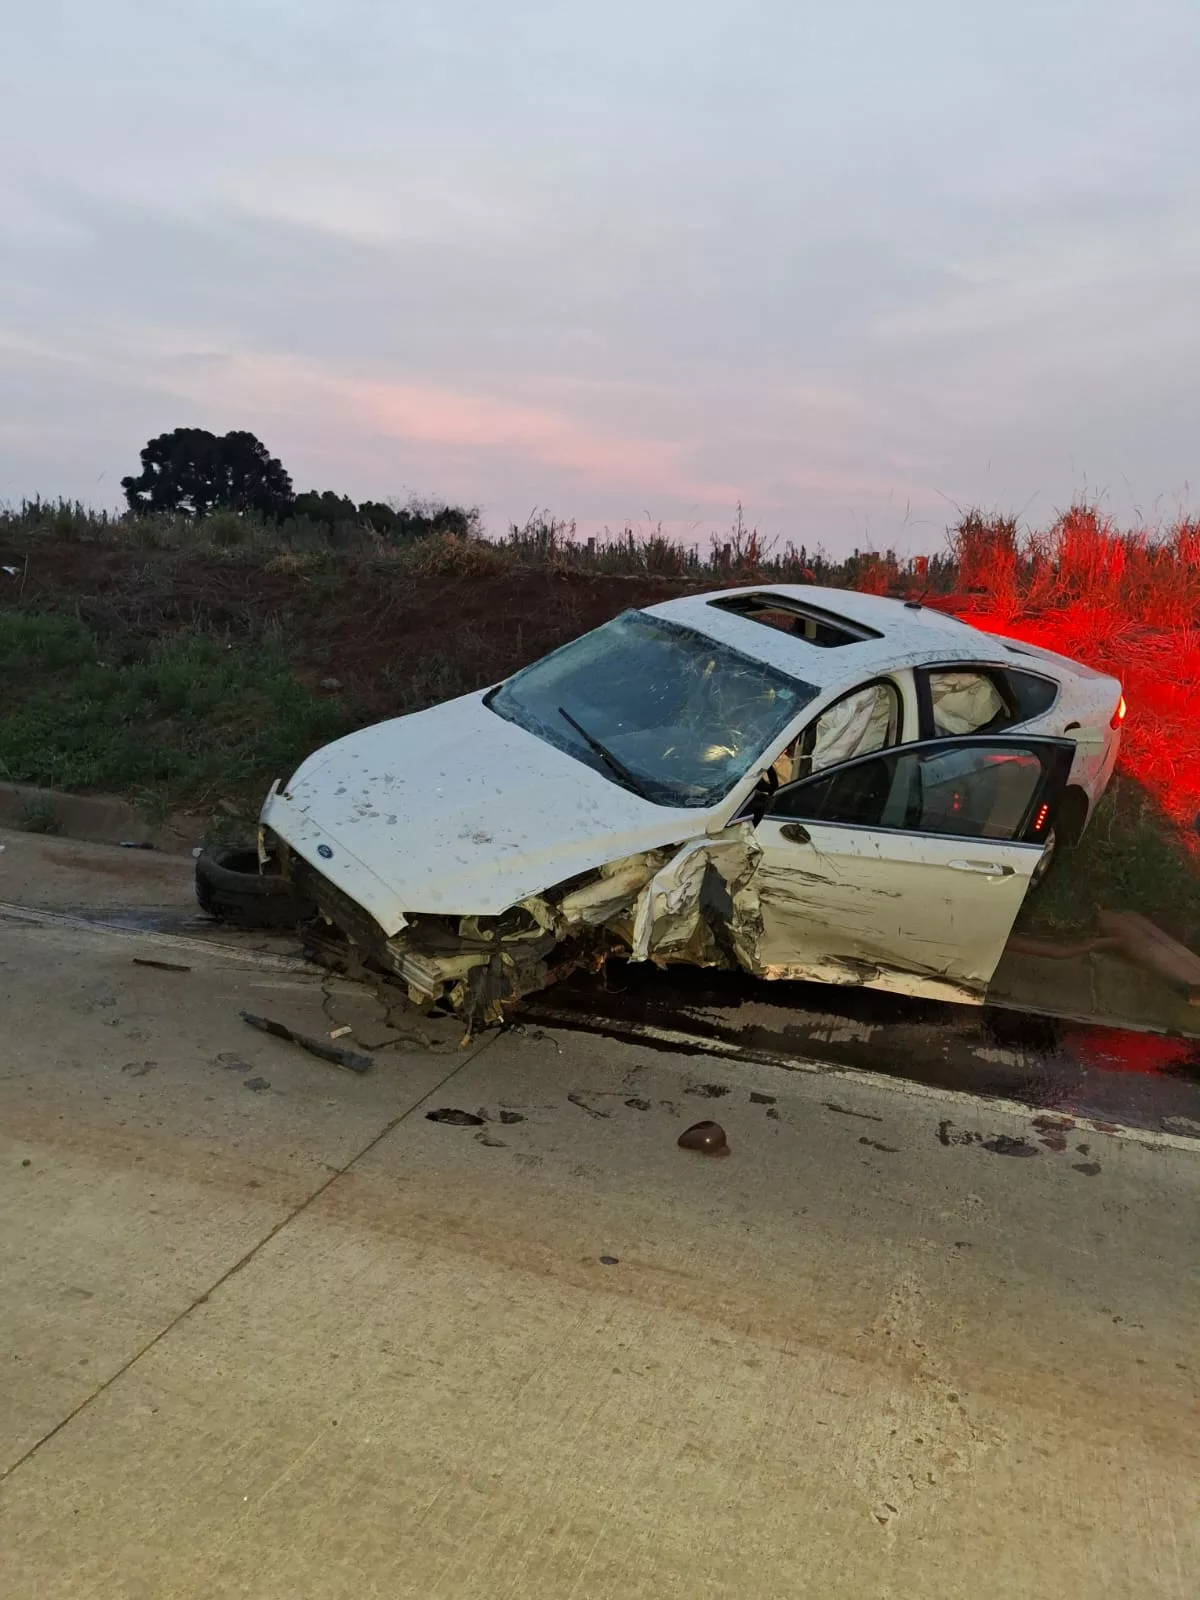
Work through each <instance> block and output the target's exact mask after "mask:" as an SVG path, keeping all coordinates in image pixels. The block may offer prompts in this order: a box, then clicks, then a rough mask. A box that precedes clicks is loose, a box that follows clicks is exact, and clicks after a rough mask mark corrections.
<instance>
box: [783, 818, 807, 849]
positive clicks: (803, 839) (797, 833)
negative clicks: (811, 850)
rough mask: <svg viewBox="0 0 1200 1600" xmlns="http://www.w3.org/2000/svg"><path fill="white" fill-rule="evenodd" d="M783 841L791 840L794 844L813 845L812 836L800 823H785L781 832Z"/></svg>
mask: <svg viewBox="0 0 1200 1600" xmlns="http://www.w3.org/2000/svg"><path fill="white" fill-rule="evenodd" d="M779 837H780V838H781V839H787V840H790V842H791V843H792V844H811V843H812V834H811V833H809V831H808V829H807V828H806V827H805V826H804V825H803V823H800V822H785V823H784V825H783V827H782V828H780V830H779Z"/></svg>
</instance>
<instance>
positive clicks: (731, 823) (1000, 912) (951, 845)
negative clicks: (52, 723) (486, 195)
mask: <svg viewBox="0 0 1200 1600" xmlns="http://www.w3.org/2000/svg"><path fill="white" fill-rule="evenodd" d="M764 593H765V594H770V595H777V596H780V597H784V598H788V599H792V600H793V601H798V602H801V603H804V604H808V605H812V606H817V607H821V608H822V609H824V610H825V611H827V612H830V613H833V614H834V615H836V616H841V617H845V618H848V619H850V620H851V621H854V622H858V623H860V624H862V625H865V626H866V627H868V628H873V629H877V630H878V632H879V633H880V635H881V637H879V638H869V639H863V640H856V641H854V642H853V643H850V644H844V645H838V646H835V647H829V648H826V647H820V646H816V645H814V644H811V643H809V642H808V641H806V640H803V639H798V638H796V637H795V636H793V635H791V634H787V633H784V632H781V631H779V630H777V629H775V628H771V627H768V626H764V625H763V624H761V623H758V622H755V621H753V620H751V619H749V618H747V617H744V616H740V615H737V614H734V613H731V612H728V611H724V610H722V609H720V608H718V607H715V606H713V605H712V604H711V603H710V602H711V601H713V600H714V599H719V598H723V597H725V596H731V595H739V594H740V595H747V594H764ZM646 610H647V614H648V615H650V616H657V617H662V618H664V619H666V620H668V621H670V622H673V623H676V624H681V625H683V626H685V627H689V628H691V629H693V630H694V631H695V632H697V633H700V634H703V635H706V636H707V637H709V638H711V639H713V640H716V641H719V642H721V643H724V644H726V645H729V646H731V647H732V648H733V649H735V650H737V651H740V652H741V653H742V654H743V655H746V656H752V657H755V658H757V659H758V660H761V661H763V662H766V663H767V664H768V665H770V666H772V667H774V668H776V669H777V670H779V671H781V672H783V673H785V674H788V675H789V676H791V677H794V678H797V679H800V680H802V681H803V682H805V683H807V684H809V685H812V686H815V687H816V688H817V690H818V694H817V696H816V698H814V699H813V700H812V701H811V702H810V703H809V704H808V705H806V706H805V707H804V709H803V711H802V712H801V713H800V714H798V715H797V717H796V719H795V720H794V721H793V723H792V724H791V725H789V726H788V727H787V728H786V729H784V730H783V731H782V732H781V733H780V734H779V735H778V736H777V737H776V739H775V740H774V741H773V742H772V743H771V744H770V745H769V746H767V747H766V748H765V749H764V750H763V751H762V752H761V755H760V756H759V757H758V758H757V759H755V760H754V761H753V762H752V763H751V766H750V768H749V770H747V772H746V773H745V775H744V777H743V778H742V779H741V780H740V781H739V782H738V784H737V785H736V786H735V787H734V788H733V789H732V790H731V792H730V793H729V794H728V795H726V796H725V798H724V799H723V800H721V801H720V802H719V803H718V804H716V805H713V806H711V807H708V808H702V807H696V808H692V807H668V806H662V805H658V804H654V803H652V802H651V801H649V800H647V799H643V798H642V797H641V796H639V795H637V794H634V793H632V792H630V790H628V789H626V788H625V787H623V786H622V785H621V784H620V783H617V782H615V781H612V780H611V779H610V777H609V776H608V775H607V774H605V773H604V772H602V771H599V770H596V769H595V768H593V767H592V766H589V765H588V764H586V763H585V762H584V761H582V760H577V759H576V758H575V757H574V756H572V755H571V754H569V753H567V752H566V751H564V750H561V749H558V748H556V747H555V746H553V745H551V744H549V743H547V742H546V741H545V740H543V739H541V738H539V737H538V736H537V735H536V734H533V733H531V732H528V731H526V730H525V729H523V728H521V727H519V726H517V725H516V724H515V723H512V722H509V721H506V720H505V719H504V718H502V717H501V716H500V715H498V714H497V713H495V712H493V711H491V710H490V709H489V708H488V707H487V705H486V704H485V703H484V699H485V696H484V694H483V693H482V692H481V693H476V694H470V695H465V696H462V697H461V698H459V699H456V700H453V701H450V702H448V703H446V704H443V705H438V706H434V707H432V708H430V709H429V710H426V711H422V712H418V713H415V714H413V715H410V716H405V717H399V718H396V719H395V720H393V721H390V722H384V723H380V724H378V725H376V726H374V727H369V728H365V729H363V730H362V731H360V732H358V733H355V734H351V735H350V736H348V737H347V738H344V739H341V740H338V741H337V742H336V743H334V744H331V745H329V746H327V747H325V748H324V749H322V750H319V751H317V752H316V753H315V754H314V755H313V756H311V757H310V758H309V759H308V760H307V761H305V762H304V763H303V764H302V765H301V766H300V768H299V769H298V770H297V772H296V773H295V774H294V775H293V776H292V778H291V779H290V780H289V781H288V782H287V783H286V784H285V785H278V784H277V785H276V786H275V787H274V788H273V789H272V791H271V793H270V795H269V796H268V798H267V801H266V804H265V806H264V808H263V811H262V817H261V821H262V824H263V827H264V829H266V830H269V831H270V833H272V834H274V835H275V836H276V838H277V839H278V840H280V841H282V843H283V844H284V845H286V847H287V849H288V850H289V851H290V852H294V853H295V855H296V856H298V857H300V858H301V859H302V860H303V861H304V862H306V863H308V865H309V867H311V868H312V869H313V870H314V871H315V872H316V873H318V874H319V875H320V877H321V879H323V880H324V881H325V882H327V883H328V884H330V885H332V887H333V889H334V890H335V891H339V892H340V894H341V895H343V896H346V897H348V899H349V900H351V901H353V902H354V903H355V905H357V906H358V907H361V908H362V910H363V911H365V912H366V913H367V914H368V915H369V917H370V918H371V919H372V920H373V922H374V924H375V925H376V927H377V928H378V929H379V930H380V932H381V934H382V935H383V936H384V937H385V938H386V939H387V940H388V941H389V945H390V946H392V947H395V948H396V949H397V951H399V950H400V949H401V948H402V947H403V946H404V941H405V940H406V938H407V937H408V936H407V935H406V933H405V930H406V929H407V928H409V926H410V925H411V924H412V923H413V922H414V920H419V919H421V918H429V917H431V916H436V917H442V918H454V919H465V920H466V921H469V920H470V919H474V918H492V917H498V916H500V915H501V914H502V913H505V912H507V911H509V910H510V908H514V907H518V906H522V907H524V908H526V909H527V910H528V911H529V912H530V913H531V914H532V916H533V917H534V919H535V920H536V921H537V922H539V924H540V925H541V926H542V928H544V929H546V928H553V929H554V930H555V931H556V932H557V933H559V934H562V933H564V932H568V931H570V930H571V929H572V928H576V927H584V926H593V927H594V926H596V925H598V924H599V923H601V922H604V921H605V920H606V919H613V918H615V919H616V920H615V921H613V922H611V924H610V925H612V926H616V925H617V924H618V923H619V925H620V928H621V937H622V939H623V940H624V943H625V945H626V947H627V948H629V949H630V951H631V953H632V954H633V955H634V956H635V957H637V958H640V959H647V958H649V959H659V960H667V959H672V958H674V959H700V960H711V959H716V958H717V957H716V956H714V954H713V952H712V951H711V949H709V948H708V945H709V944H711V941H710V940H709V941H707V943H706V940H705V938H700V939H699V940H698V942H697V941H694V940H693V938H692V936H693V934H696V933H697V929H698V925H699V923H700V921H701V917H702V913H701V907H700V891H701V886H702V884H703V883H704V882H705V880H706V878H707V880H708V881H709V882H710V883H711V882H712V881H713V880H712V879H711V877H709V876H708V869H709V867H711V868H712V869H714V871H715V874H716V877H717V878H718V879H719V880H720V881H721V883H723V884H724V891H725V893H726V895H727V897H728V904H729V907H730V913H729V932H730V934H731V936H732V939H731V942H732V944H733V945H734V946H735V947H736V950H737V956H738V960H739V961H740V962H741V964H742V965H744V966H746V967H747V968H748V969H749V970H751V971H757V972H759V973H761V974H763V975H766V976H788V977H798V978H800V977H802V978H813V979H819V980H821V981H831V982H843V983H844V982H854V983H864V984H867V985H870V986H872V987H879V988H887V989H893V990H896V991H900V992H904V993H909V994H918V995H929V996H932V997H937V998H952V999H964V998H973V999H977V998H980V997H981V996H982V994H983V991H984V989H985V988H986V984H987V981H988V980H989V979H990V977H991V974H992V972H993V970H994V968H995V965H996V962H997V961H998V959H999V955H1000V952H1001V950H1002V949H1003V946H1004V942H1005V940H1006V939H1007V937H1008V933H1009V931H1010V929H1011V926H1012V921H1013V919H1014V918H1015V916H1016V914H1017V911H1018V910H1019V908H1020V904H1021V900H1022V898H1023V896H1024V893H1025V891H1026V888H1027V887H1028V883H1029V877H1030V874H1031V872H1032V870H1033V867H1034V865H1035V864H1036V861H1037V860H1038V858H1039V857H1040V854H1041V851H1040V848H1039V847H1037V846H1034V845H1029V844H1013V843H1007V842H1001V843H998V842H995V841H987V842H984V841H976V840H971V839H964V838H936V837H932V836H930V835H926V834H919V835H918V834H901V833H892V834H890V835H888V836H886V838H885V842H884V844H883V845H882V846H881V844H880V837H881V836H880V833H879V832H878V831H875V832H871V831H870V830H858V829H850V828H846V827H837V826H832V825H830V826H827V827H824V828H822V829H821V830H817V829H815V828H814V830H813V835H814V841H813V846H812V847H808V848H807V850H805V849H798V848H797V847H796V846H795V845H788V846H787V847H786V849H785V848H784V847H783V844H782V841H781V840H780V838H779V825H778V824H774V823H772V822H771V821H770V819H769V818H768V819H764V820H763V821H762V822H761V823H760V825H759V826H758V827H757V829H756V828H754V827H753V825H752V824H751V823H749V822H746V821H737V820H736V819H738V817H739V813H741V811H742V810H743V807H744V806H745V805H746V802H747V800H748V799H749V797H750V796H751V794H752V793H754V791H755V789H756V787H757V785H758V783H759V780H760V779H761V777H762V775H763V773H764V772H766V771H767V769H768V768H769V767H770V766H771V764H772V763H773V762H774V761H775V760H776V759H777V758H778V757H779V756H780V755H781V754H782V753H783V752H784V751H785V750H787V749H788V748H789V747H790V746H791V744H792V742H793V741H794V740H795V738H796V737H797V735H798V733H800V732H801V731H802V730H803V729H804V728H805V727H807V726H808V725H809V724H810V723H811V722H812V720H813V719H814V718H816V717H818V716H820V714H821V712H822V710H823V709H824V708H826V707H828V706H829V705H830V704H832V703H833V702H834V701H836V700H838V699H839V698H841V697H842V696H843V695H844V694H846V693H847V691H849V690H852V689H854V688H856V687H857V686H860V685H862V684H864V683H866V682H868V681H870V680H872V679H875V678H884V679H887V680H889V681H891V682H893V683H894V684H895V685H896V687H897V690H898V691H899V694H900V699H901V702H902V705H903V710H904V726H903V729H902V731H901V735H900V742H901V744H902V745H903V744H905V743H911V742H912V741H914V740H915V739H918V738H919V737H920V731H919V729H918V727H917V725H916V711H917V706H918V695H917V690H916V682H917V680H916V676H915V672H916V671H917V669H920V668H922V667H926V666H933V665H944V666H954V667H959V666H961V667H966V666H969V665H980V666H993V667H1000V668H1008V669H1016V670H1024V671H1028V672H1034V673H1036V674H1038V675H1040V676H1042V677H1044V678H1048V679H1051V680H1052V681H1053V682H1054V683H1055V684H1057V685H1058V694H1057V697H1056V699H1055V701H1054V703H1053V705H1052V706H1051V707H1050V708H1049V710H1048V711H1047V712H1046V713H1044V714H1043V715H1042V716H1040V717H1037V718H1036V719H1033V720H1031V721H1028V722H1025V723H1022V724H1021V725H1020V728H1019V732H1020V733H1021V734H1030V735H1033V734H1039V735H1055V736H1057V737H1059V738H1062V737H1066V738H1070V739H1074V740H1075V742H1076V744H1077V752H1076V755H1075V757H1074V761H1073V765H1072V771H1071V778H1070V782H1071V784H1072V785H1078V786H1079V787H1080V788H1081V789H1082V790H1083V792H1084V794H1085V796H1086V799H1087V809H1088V811H1089V812H1090V809H1091V807H1092V806H1093V804H1094V802H1095V800H1096V799H1097V798H1098V796H1099V794H1100V793H1101V792H1102V790H1103V787H1104V785H1105V783H1107V781H1108V778H1109V776H1110V775H1111V773H1112V770H1113V766H1114V765H1115V761H1116V753H1117V745H1118V740H1119V730H1118V731H1114V730H1113V729H1112V728H1111V727H1110V726H1109V721H1110V719H1111V718H1112V716H1113V713H1114V710H1115V706H1116V702H1117V700H1118V698H1119V696H1120V685H1119V684H1118V683H1117V682H1116V680H1115V679H1112V678H1109V677H1106V676H1104V675H1103V674H1100V673H1096V672H1093V671H1091V670H1090V669H1089V668H1086V667H1083V666H1081V665H1079V664H1077V663H1075V662H1071V661H1068V660H1066V659H1065V658H1063V657H1059V656H1055V655H1053V654H1052V653H1051V652H1048V651H1043V650H1039V649H1036V648H1034V647H1032V646H1026V645H1018V644H1015V643H1014V644H1011V645H1010V644H1009V643H1008V642H1007V641H1003V640H1000V639H998V638H995V637H993V636H990V635H988V634H985V633H982V632H980V631H978V630H976V629H974V628H971V627H969V626H968V625H967V624H966V623H963V622H960V621H958V620H957V619H955V618H952V617H948V616H946V615H944V614H942V613H940V612H937V611H933V610H929V609H927V608H919V609H911V608H909V607H907V606H905V605H903V604H902V603H901V602H899V601H895V600H887V599H883V598H881V597H878V596H874V595H863V594H857V593H851V592H847V591H842V590H835V589H821V588H817V587H814V586H810V585H789V584H762V585H754V586H746V587H743V588H740V589H736V590H727V591H724V592H723V595H719V594H712V593H709V594H704V595H695V596H687V597H685V598H682V599H676V600H671V601H666V602H664V603H662V604H660V605H656V606H651V607H648V608H646ZM1073 724H1077V726H1072V725H1073ZM818 833H819V836H818ZM963 860H968V861H973V862H974V866H975V868H978V866H979V865H980V863H982V864H984V865H987V864H988V863H989V862H994V863H995V865H996V866H997V868H998V869H1004V870H998V871H997V873H996V874H995V875H994V876H992V875H989V874H987V873H981V872H979V871H977V870H962V869H960V868H959V867H957V866H954V865H952V864H951V863H952V862H961V861H963ZM594 873H602V874H604V875H605V876H606V877H607V878H608V879H609V882H608V883H607V884H601V883H595V884H591V883H588V882H586V881H584V882H582V883H581V884H578V885H573V884H572V880H575V879H578V878H581V877H584V878H586V875H587V874H594ZM563 885H567V886H568V890H567V893H566V894H565V895H561V896H559V898H558V899H557V901H555V902H554V903H553V904H552V903H550V902H549V901H548V900H546V899H545V898H544V897H546V896H548V895H550V894H551V892H552V891H556V890H557V889H558V888H560V887H561V886H563ZM689 951H690V952H691V954H689V953H688V952H689ZM697 952H699V953H697ZM481 959H482V958H478V957H477V958H476V964H478V962H479V960H481ZM421 960H424V961H426V965H428V958H426V957H422V958H421ZM470 965H471V963H470V961H469V960H466V959H465V958H464V957H463V956H454V957H453V958H447V960H446V964H445V970H446V974H447V978H448V979H449V977H450V976H453V977H454V978H455V979H456V980H457V978H458V977H461V975H462V973H463V972H464V971H465V970H467V969H468V968H469V966H470ZM396 967H397V970H398V971H399V970H401V966H400V962H399V956H397V962H396ZM403 970H405V971H407V970H408V968H407V967H405V968H404V969H403ZM414 970H415V969H414ZM421 970H422V971H425V970H426V968H424V967H423V968H422V969H421ZM422 983H424V980H422ZM422 992H425V991H424V989H423V990H422Z"/></svg>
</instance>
